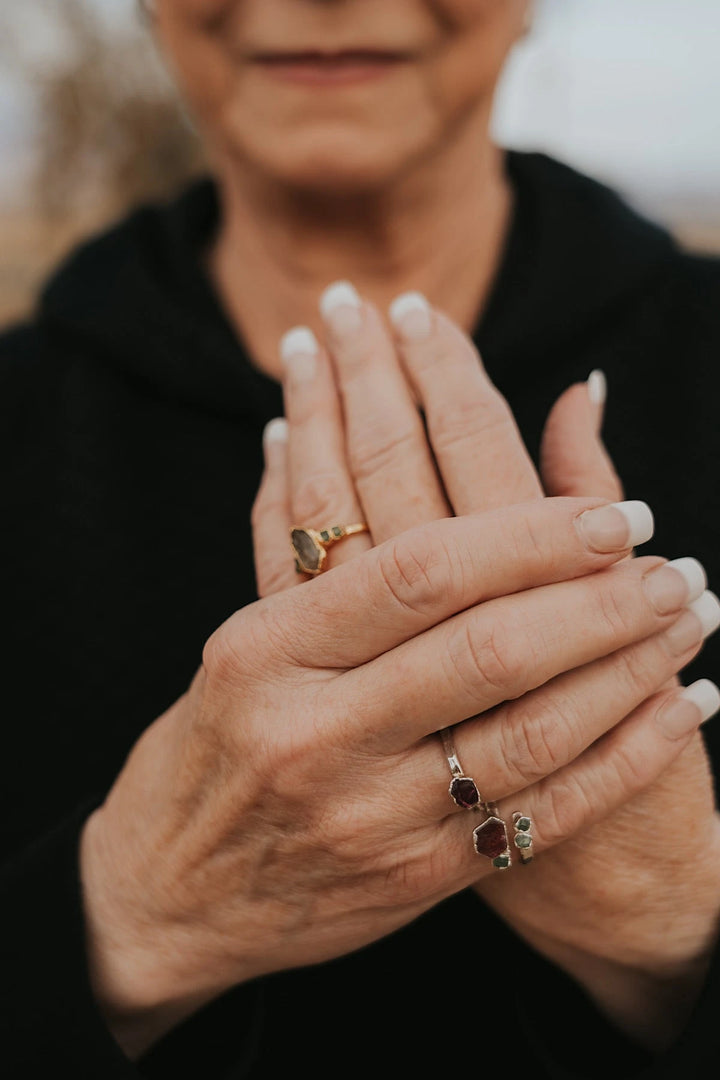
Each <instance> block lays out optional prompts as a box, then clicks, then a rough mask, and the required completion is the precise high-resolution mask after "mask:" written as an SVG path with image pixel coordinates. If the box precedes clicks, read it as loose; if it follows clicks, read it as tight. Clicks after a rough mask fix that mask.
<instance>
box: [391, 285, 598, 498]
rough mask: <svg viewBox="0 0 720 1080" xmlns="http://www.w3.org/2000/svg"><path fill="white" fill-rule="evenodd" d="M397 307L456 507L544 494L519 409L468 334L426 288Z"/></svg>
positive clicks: (409, 370) (402, 351)
mask: <svg viewBox="0 0 720 1080" xmlns="http://www.w3.org/2000/svg"><path fill="white" fill-rule="evenodd" d="M389 314H390V321H391V322H392V324H393V326H394V328H395V332H396V343H397V348H398V352H399V355H400V358H401V361H402V364H403V366H404V370H405V372H406V374H407V377H408V379H409V381H410V384H411V385H412V387H413V388H414V390H415V392H416V394H417V396H418V398H419V400H420V403H421V405H422V408H423V409H424V411H425V416H426V418H427V426H428V432H429V436H430V442H431V444H432V449H433V452H434V454H435V457H436V459H437V462H438V466H439V469H440V473H441V476H442V479H443V482H444V485H445V489H446V491H447V493H448V497H449V499H450V502H451V504H452V507H453V509H454V511H455V513H456V514H468V513H473V512H475V511H478V510H484V509H493V508H494V507H496V506H505V505H507V504H508V503H513V502H523V501H525V500H526V499H532V498H540V497H541V496H542V494H543V492H542V487H541V485H540V480H539V478H538V475H537V472H536V470H535V466H534V465H533V462H532V460H531V458H530V455H529V454H528V452H527V449H526V447H525V444H524V442H523V440H522V436H521V435H520V432H519V430H518V427H517V424H516V423H515V418H514V416H513V414H512V411H511V410H510V407H509V406H508V403H507V401H506V400H505V398H504V397H503V396H502V394H500V392H499V391H498V390H497V389H496V388H495V386H493V384H492V382H491V381H490V379H489V378H488V375H487V372H486V371H485V368H484V367H483V363H482V360H481V359H480V356H479V354H478V352H477V349H476V348H475V346H474V344H473V342H472V341H471V340H470V338H469V337H468V336H467V334H464V333H463V332H462V330H461V329H460V328H459V327H458V326H457V325H456V324H455V323H454V322H453V321H452V320H451V319H449V318H448V317H447V315H444V314H443V313H442V312H439V311H436V310H435V309H433V308H432V307H431V306H430V304H429V303H428V302H427V300H426V299H425V297H424V296H422V295H421V294H420V293H404V294H403V295H402V296H399V297H397V298H396V299H395V300H394V301H393V303H392V304H391V305H390V312H389ZM583 494H587V493H586V492H583Z"/></svg>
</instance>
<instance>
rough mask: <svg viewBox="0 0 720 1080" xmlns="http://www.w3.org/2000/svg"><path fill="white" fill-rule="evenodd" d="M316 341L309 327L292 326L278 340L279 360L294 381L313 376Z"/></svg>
mask: <svg viewBox="0 0 720 1080" xmlns="http://www.w3.org/2000/svg"><path fill="white" fill-rule="evenodd" d="M318 349H319V345H318V341H317V338H316V337H315V335H314V334H313V332H312V330H311V329H310V327H309V326H294V327H293V328H292V330H288V332H287V333H286V334H283V336H282V337H281V339H280V358H281V359H282V361H283V363H284V365H285V367H286V368H287V369H288V371H289V372H290V374H291V375H292V376H293V378H295V379H300V380H304V379H311V378H312V376H313V375H314V374H315V368H316V366H317V364H316V361H317V355H318Z"/></svg>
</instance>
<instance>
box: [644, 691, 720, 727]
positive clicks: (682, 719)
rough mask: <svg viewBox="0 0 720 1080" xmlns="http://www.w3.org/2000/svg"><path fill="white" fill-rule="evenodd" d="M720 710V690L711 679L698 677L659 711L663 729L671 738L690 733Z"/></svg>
mask: <svg viewBox="0 0 720 1080" xmlns="http://www.w3.org/2000/svg"><path fill="white" fill-rule="evenodd" d="M719 710H720V690H718V688H717V686H716V685H715V683H714V682H711V681H710V679H698V681H697V682H694V683H692V684H691V685H690V686H687V687H686V688H685V689H684V690H683V691H682V693H681V694H679V695H678V697H675V698H672V699H671V700H670V701H668V702H666V704H665V705H663V706H662V708H661V709H660V710H659V711H658V713H657V716H656V720H657V723H658V727H659V728H660V729H661V731H662V732H663V733H664V734H665V735H667V736H668V737H669V738H671V739H679V738H681V737H682V736H683V735H690V734H691V733H692V732H693V731H695V730H697V728H699V727H700V725H701V724H704V723H705V721H706V720H709V719H710V717H711V716H715V714H716V713H717V712H718V711H719Z"/></svg>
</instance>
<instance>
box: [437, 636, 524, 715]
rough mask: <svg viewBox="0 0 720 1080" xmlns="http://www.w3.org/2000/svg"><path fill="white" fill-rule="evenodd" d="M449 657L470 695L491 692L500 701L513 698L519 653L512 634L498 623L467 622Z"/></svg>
mask: <svg viewBox="0 0 720 1080" xmlns="http://www.w3.org/2000/svg"><path fill="white" fill-rule="evenodd" d="M448 656H449V658H450V660H451V662H452V664H453V667H454V669H455V672H456V674H457V676H458V677H459V678H460V681H461V683H462V685H464V686H465V687H467V689H468V691H469V692H470V694H471V695H472V696H474V697H476V696H477V695H478V694H482V695H483V696H484V695H486V694H487V692H488V690H489V691H490V692H491V694H492V695H493V697H495V698H496V699H497V700H498V701H503V700H505V699H506V698H508V697H510V696H512V694H513V693H514V691H515V685H516V682H517V650H516V648H515V646H514V645H513V644H512V643H511V635H510V634H509V633H508V631H507V628H506V627H505V626H504V624H503V623H502V622H501V621H500V620H499V619H497V620H495V621H494V622H493V623H491V624H490V625H489V626H488V625H487V623H485V622H484V621H483V622H482V623H480V625H478V624H477V622H475V621H474V620H472V619H469V620H467V621H466V622H465V623H464V625H463V628H462V631H461V633H460V637H459V640H457V641H456V642H455V643H454V645H452V644H451V647H450V648H449V649H448Z"/></svg>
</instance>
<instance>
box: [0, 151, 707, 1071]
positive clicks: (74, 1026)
mask: <svg viewBox="0 0 720 1080" xmlns="http://www.w3.org/2000/svg"><path fill="white" fill-rule="evenodd" d="M508 170H509V173H510V176H511V179H512V182H513V185H514V188H515V192H516V205H515V215H514V222H513V227H512V231H511V234H510V236H509V238H508V242H507V247H506V251H505V255H504V260H503V265H502V268H501V271H500V273H499V275H498V278H497V282H496V286H495V289H494V292H493V295H492V298H491V300H490V303H489V305H488V306H487V309H486V311H485V314H484V316H483V318H482V321H481V323H480V325H479V326H478V327H477V328H476V332H475V340H476V342H477V343H478V345H479V347H480V349H481V352H482V354H483V357H484V360H485V363H486V366H487V369H488V372H489V374H490V377H491V378H492V379H493V381H494V382H495V383H496V385H497V386H498V387H499V389H500V390H501V392H502V393H503V394H504V395H505V396H506V397H507V399H508V401H509V402H510V405H511V407H512V409H513V411H514V413H515V416H516V417H517V420H518V423H519V425H520V429H521V431H522V432H523V434H524V436H525V438H526V441H527V443H528V447H529V449H530V451H531V453H532V455H533V457H534V458H537V452H538V445H539V438H540V431H541V428H542V424H543V421H544V418H545V417H546V415H547V412H548V409H549V407H550V405H551V404H552V402H553V401H554V400H555V398H556V397H557V395H558V394H559V393H560V392H561V391H562V390H563V389H564V388H565V387H566V386H567V385H568V384H569V383H571V382H573V381H576V380H580V379H585V378H586V377H587V375H588V373H589V372H590V370H591V369H592V368H594V367H601V368H602V369H603V370H604V371H605V372H606V374H607V377H608V383H609V400H608V406H607V411H606V421H605V427H604V433H605V440H606V443H607V445H608V447H609V450H610V452H611V454H612V456H613V458H614V460H615V462H616V464H617V467H618V470H619V473H620V475H621V476H622V477H623V480H624V483H625V488H626V496H627V497H628V498H639V499H644V500H646V501H647V502H649V503H650V505H651V506H652V508H653V510H654V512H655V517H656V534H655V538H654V540H653V541H652V543H651V544H650V545H648V546H647V547H646V548H644V549H643V550H644V551H657V552H658V553H660V554H662V555H665V556H667V557H669V558H675V557H678V556H681V555H688V554H690V555H694V556H696V557H698V558H699V559H701V561H702V562H703V563H704V564H705V566H706V568H707V570H708V573H709V576H710V581H711V584H712V582H713V581H714V582H720V506H719V505H718V486H717V475H718V468H719V466H720V435H719V433H718V425H717V420H716V417H717V403H718V391H719V390H720V374H719V372H718V360H717V358H718V355H719V350H720V304H719V303H718V301H719V300H720V263H719V262H718V261H717V260H714V259H704V258H701V257H698V256H690V255H687V254H684V253H683V252H682V251H680V250H678V248H677V247H676V246H675V245H674V243H673V242H672V241H671V240H670V238H669V237H668V236H667V235H666V233H665V232H664V231H663V230H662V229H660V228H658V227H656V226H655V225H653V224H652V223H649V222H647V221H644V220H643V219H642V218H640V217H638V216H637V215H636V214H634V213H633V212H632V210H630V209H629V208H628V207H626V206H625V205H624V204H623V203H622V202H621V201H620V200H618V199H617V198H616V197H615V196H614V195H613V194H612V193H611V192H609V191H607V190H606V189H605V188H603V187H601V186H600V185H598V184H596V183H594V182H593V181H592V180H589V179H587V178H584V177H581V176H579V175H578V174H577V173H575V172H573V171H572V170H570V169H568V168H566V167H565V166H563V165H561V164H559V163H556V162H553V161H551V160H550V159H548V158H546V157H544V156H542V155H533V154H527V155H525V154H517V153H511V154H509V155H508ZM217 221H218V206H217V201H216V194H215V189H214V187H213V185H212V183H211V182H210V181H205V182H201V183H199V184H196V185H193V187H192V188H191V189H189V190H188V191H187V192H186V193H184V194H183V195H182V196H181V197H180V198H179V199H178V200H177V201H176V202H174V203H173V204H171V205H169V206H157V207H147V208H144V209H141V210H140V211H139V212H137V213H135V214H134V215H133V216H132V217H131V218H130V219H129V220H127V221H125V222H123V223H121V224H120V225H119V226H118V227H117V228H116V229H115V230H113V231H111V232H109V233H108V234H107V235H105V236H102V237H100V238H98V239H95V240H93V241H92V242H90V243H89V244H87V245H85V246H84V247H82V248H81V249H80V250H79V251H77V252H76V253H74V254H73V256H72V257H71V258H70V259H69V260H68V261H67V263H66V264H65V265H64V266H63V267H62V268H61V269H60V270H59V272H58V273H57V274H56V276H55V277H54V279H53V280H52V281H51V282H50V283H49V285H48V287H47V288H46V290H45V292H44V294H43V296H42V298H41V301H40V303H39V306H38V310H37V312H36V314H35V315H34V317H33V318H32V319H31V320H29V321H28V323H27V324H24V325H22V326H18V327H15V328H12V329H9V330H8V331H7V332H6V333H5V335H4V336H3V337H2V339H1V340H0V409H2V424H1V425H0V439H1V440H2V462H3V476H4V484H3V493H4V500H3V501H4V507H3V509H4V521H3V528H2V531H1V532H0V536H1V537H2V539H1V541H0V542H1V544H2V557H0V574H2V581H1V595H2V597H3V604H4V611H5V627H6V634H5V643H4V660H5V666H4V679H3V712H4V733H3V753H2V758H1V760H2V770H3V773H2V798H3V802H4V808H3V816H2V820H3V839H2V851H3V861H4V867H5V868H4V872H3V876H2V897H3V901H2V903H3V906H2V914H3V920H2V922H3V929H2V936H3V957H2V965H1V975H0V982H1V984H2V993H3V1002H2V1025H3V1039H2V1048H1V1049H0V1062H2V1071H3V1075H5V1076H8V1077H13V1078H14V1077H35V1076H41V1075H42V1076H43V1077H44V1076H46V1075H48V1074H49V1073H54V1072H56V1071H58V1070H60V1071H62V1070H64V1071H66V1072H67V1073H68V1075H71V1076H73V1077H93V1078H105V1077H123V1078H127V1080H131V1078H138V1077H157V1078H163V1080H164V1078H171V1077H172V1078H173V1080H179V1078H183V1077H202V1078H203V1080H238V1078H241V1077H242V1078H246V1077H251V1078H253V1077H260V1076H262V1077H275V1076H281V1075H284V1074H285V1073H286V1071H287V1070H288V1069H293V1070H296V1069H310V1070H312V1075H315V1076H320V1077H325V1076H328V1077H330V1076H332V1077H334V1076H336V1075H337V1074H338V1072H340V1073H341V1074H342V1075H345V1076H348V1075H349V1076H354V1075H360V1074H361V1073H365V1072H367V1070H370V1069H372V1070H373V1072H374V1073H375V1074H378V1073H379V1074H381V1075H388V1076H389V1075H396V1074H397V1073H399V1072H402V1074H410V1075H412V1074H415V1075H432V1074H433V1073H434V1071H435V1070H436V1069H437V1070H438V1075H440V1073H439V1070H441V1069H442V1070H443V1075H445V1074H446V1072H447V1070H454V1069H457V1068H458V1067H460V1068H462V1069H463V1071H465V1070H466V1069H472V1070H473V1071H475V1069H476V1068H477V1069H482V1068H483V1066H484V1065H485V1064H486V1063H490V1062H492V1060H493V1053H494V1052H495V1051H497V1052H499V1053H500V1054H501V1056H502V1058H503V1060H504V1061H505V1062H506V1063H507V1067H508V1068H512V1069H513V1071H514V1072H515V1073H516V1074H517V1075H519V1076H524V1075H528V1076H529V1075H532V1076H533V1077H534V1078H536V1080H544V1078H545V1080H560V1078H561V1077H564V1078H567V1077H571V1078H574V1080H579V1078H586V1077H595V1076H607V1075H608V1074H610V1073H611V1072H612V1074H613V1075H614V1076H615V1077H617V1078H618V1080H619V1078H621V1077H623V1076H626V1077H631V1076H632V1077H637V1076H640V1075H641V1074H642V1076H644V1077H645V1076H647V1077H649V1078H651V1080H661V1078H673V1080H678V1078H680V1077H682V1078H683V1080H684V1078H688V1077H706V1076H710V1075H716V1074H717V1071H718V1066H719V1065H720V1025H718V1024H717V1022H716V1021H715V1020H714V1019H713V1017H714V1016H715V1015H716V1014H717V1011H718V1009H719V1008H720V974H719V972H720V963H718V961H717V960H716V961H715V962H714V964H713V968H712V971H711V974H710V977H709V979H708V982H707V986H706V989H705V993H704V995H703V998H702V999H701V1001H700V1003H699V1004H698V1006H697V1009H696V1010H695V1014H694V1016H693V1019H692V1020H691V1022H690V1024H689V1026H688V1028H687V1030H686V1031H685V1033H684V1034H683V1036H682V1038H681V1039H680V1040H679V1041H678V1043H677V1044H676V1046H674V1047H673V1048H672V1049H671V1050H670V1051H669V1052H668V1053H667V1054H664V1055H663V1056H662V1058H661V1059H659V1060H657V1061H655V1060H653V1059H652V1058H651V1057H650V1056H649V1055H647V1054H646V1053H645V1052H644V1051H641V1050H640V1049H639V1048H637V1047H635V1046H633V1045H632V1044H631V1043H629V1042H628V1041H627V1040H625V1039H624V1038H623V1037H622V1036H621V1035H620V1034H619V1033H618V1032H615V1031H613V1029H611V1028H610V1026H609V1025H607V1024H605V1023H604V1021H603V1020H602V1019H601V1018H600V1017H599V1016H598V1015H596V1013H595V1011H594V1009H593V1008H592V1006H591V1005H590V1003H589V1002H588V1001H586V1000H585V999H584V997H583V995H582V994H581V993H580V991H579V990H578V988H577V987H576V986H575V985H574V984H573V983H572V982H571V981H570V980H567V979H566V978H565V977H564V976H562V975H561V973H559V972H558V971H556V970H554V969H553V968H552V967H550V965H548V964H547V963H546V962H545V961H543V960H541V959H540V958H539V957H537V956H535V955H533V954H531V953H530V952H529V951H528V950H527V948H526V947H525V946H524V945H523V944H522V943H521V942H520V941H518V940H517V939H516V938H515V937H514V935H513V934H512V933H511V932H510V931H509V930H508V929H507V928H506V927H505V926H504V925H503V924H502V923H500V922H499V921H498V920H497V919H496V918H495V917H494V916H493V915H492V914H491V913H490V912H488V911H486V910H485V909H484V908H483V907H482V905H481V904H480V903H479V901H478V900H477V898H476V897H475V896H474V895H473V894H461V895H460V896H458V897H455V898H453V899H452V900H449V901H447V902H446V903H445V904H443V905H441V906H440V907H438V908H437V909H435V910H434V911H432V912H430V913H428V914H427V915H426V916H424V917H423V918H421V919H419V920H418V921H417V922H416V923H414V924H413V925H411V926H409V927H407V928H405V929H404V930H402V931H400V932H398V933H396V934H394V935H392V936H391V937H389V938H387V939H386V940H384V941H381V942H379V943H377V944H375V945H373V946H371V947H369V948H367V949H364V950H361V951H360V952H358V953H356V954H354V955H352V956H348V957H344V958H341V959H339V960H337V961H334V962H332V963H328V964H324V965H320V966H318V967H316V968H312V969H309V970H302V971H295V972H291V973H286V974H282V975H276V976H273V977H272V978H268V979H264V980H261V981H259V982H258V983H257V984H252V985H250V986H245V987H240V988H239V989H237V990H235V991H231V992H230V993H228V994H226V995H225V996H224V997H223V999H222V1000H221V1001H218V1002H215V1003H214V1004H212V1005H211V1006H209V1007H208V1008H207V1009H205V1010H203V1012H202V1013H201V1014H199V1015H197V1016H195V1017H193V1018H192V1019H191V1020H189V1021H188V1022H187V1023H186V1024H184V1025H182V1027H181V1028H179V1029H178V1030H177V1031H175V1032H173V1033H172V1034H171V1035H169V1036H168V1037H167V1038H166V1039H164V1040H163V1041H162V1043H160V1044H158V1045H157V1046H156V1047H155V1048H154V1049H153V1051H152V1052H151V1053H150V1054H148V1055H147V1057H146V1058H145V1059H144V1060H143V1061H141V1062H139V1063H138V1064H131V1063H130V1062H129V1061H127V1060H126V1059H125V1057H124V1055H123V1054H122V1053H121V1051H120V1050H119V1048H118V1047H117V1046H116V1044H115V1043H114V1041H113V1040H112V1038H111V1037H110V1035H109V1034H108V1032H107V1031H106V1030H105V1028H104V1026H103V1022H102V1018H101V1017H100V1015H99V1013H98V1012H97V1010H96V1009H95V1006H94V1003H93V1000H92V995H91V993H90V989H89V983H88V978H87V973H86V962H85V956H84V945H83V917H82V897H81V891H80V886H79V881H78V873H77V841H78V836H79V833H80V830H81V828H82V824H83V822H84V820H85V819H86V817H87V814H88V813H89V812H90V810H91V809H92V807H93V806H95V805H97V803H98V802H100V801H101V800H102V798H103V797H104V794H105V792H106V791H107V790H108V789H109V787H110V786H111V785H112V782H113V780H114V778H115V777H116V775H117V773H118V771H119V769H120V767H121V765H122V763H123V760H124V758H125V756H126V754H127V753H128V751H129V749H130V747H131V746H132V745H133V743H134V742H135V740H136V739H137V738H138V736H139V734H140V733H141V732H142V731H143V730H144V729H145V728H146V727H147V726H148V724H150V723H151V722H152V720H154V719H155V718H156V717H157V716H158V715H159V714H160V713H162V712H163V711H164V710H165V709H166V708H167V706H168V705H169V704H170V703H171V702H173V701H174V700H175V699H176V698H177V697H178V696H179V695H180V694H181V693H183V692H184V690H185V689H186V688H187V686H188V684H189V682H190V679H191V678H192V675H193V673H194V671H195V669H196V667H197V664H198V662H199V658H200V655H201V650H202V646H203V644H204V642H205V640H206V638H207V637H208V635H209V634H210V633H211V632H212V630H213V629H214V628H215V627H216V626H217V625H218V624H219V623H220V622H222V621H223V620H224V619H225V618H226V617H227V616H229V615H230V614H231V613H232V612H233V611H234V610H236V609H237V608H238V607H240V606H242V605H244V604H247V603H249V602H251V601H252V600H254V599H255V598H256V593H255V582H254V579H253V574H252V571H251V569H250V568H251V566H252V547H251V534H250V522H249V510H250V506H251V503H252V501H253V499H254V496H255V492H256V489H257V486H258V482H259V478H260V472H261V467H262V455H261V433H262V429H263V426H264V424H265V423H266V421H267V420H269V419H271V418H272V417H273V416H277V415H281V413H282V397H281V392H280V387H279V386H278V384H277V383H276V382H275V381H274V380H272V379H270V378H268V377H266V376H265V375H263V374H262V373H260V372H259V371H258V370H257V369H255V368H254V367H253V366H252V363H251V362H250V359H249V357H248V355H247V354H246V352H245V350H244V348H243V343H242V342H241V341H239V340H238V339H237V336H236V334H235V333H234V331H233V329H232V328H231V326H230V325H229V323H228V321H227V319H226V317H225V316H224V314H223V312H222V310H221V309H220V307H219V304H218V302H217V300H216V298H215V295H214V294H213V291H212V289H211V287H210V285H209V283H208V280H207V279H206V277H205V276H204V273H203V270H202V261H201V255H202V252H203V249H204V248H205V246H206V245H207V243H208V241H209V239H210V237H211V236H212V233H213V230H214V229H215V228H216V226H217ZM701 676H708V677H710V678H713V679H715V680H718V679H720V638H718V637H717V636H716V637H715V638H711V639H710V640H709V641H708V643H707V644H706V646H705V648H704V650H703V652H702V654H701V655H700V657H699V658H698V659H697V660H696V661H695V662H694V663H693V665H691V667H690V668H689V669H688V670H687V671H686V672H685V674H684V681H686V682H687V681H690V680H692V679H693V678H697V677H701ZM719 730H720V729H719V728H718V727H717V726H715V727H713V726H712V724H711V725H710V726H709V727H708V729H707V741H708V746H709V748H710V751H711V754H712V755H713V758H714V760H715V761H716V762H717V759H718V750H719V749H720V746H719V742H718V740H719V735H718V731H719ZM673 809H674V808H668V813H671V811H672V810H673ZM697 857H702V853H697V852H688V858H689V859H693V858H697ZM518 988H519V989H518Z"/></svg>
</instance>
